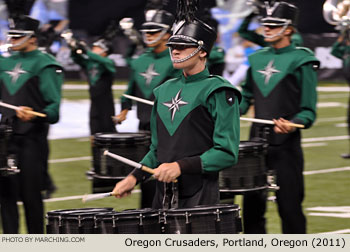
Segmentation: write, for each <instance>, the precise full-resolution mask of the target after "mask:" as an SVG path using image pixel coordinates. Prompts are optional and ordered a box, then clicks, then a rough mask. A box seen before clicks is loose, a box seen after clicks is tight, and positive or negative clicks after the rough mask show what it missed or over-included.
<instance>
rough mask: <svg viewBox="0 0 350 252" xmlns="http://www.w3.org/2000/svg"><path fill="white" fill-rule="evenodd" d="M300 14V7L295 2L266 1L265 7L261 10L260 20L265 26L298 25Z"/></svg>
mask: <svg viewBox="0 0 350 252" xmlns="http://www.w3.org/2000/svg"><path fill="white" fill-rule="evenodd" d="M298 14H299V11H298V8H297V7H296V6H295V5H294V4H291V3H288V2H283V1H281V2H279V1H276V2H268V1H265V3H264V8H262V10H261V15H262V18H261V20H260V22H261V24H262V25H265V26H285V25H291V26H296V25H297V22H298Z"/></svg>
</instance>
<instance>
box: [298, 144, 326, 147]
mask: <svg viewBox="0 0 350 252" xmlns="http://www.w3.org/2000/svg"><path fill="white" fill-rule="evenodd" d="M301 146H302V147H303V148H308V147H321V146H327V144H326V143H305V144H302V145H301Z"/></svg>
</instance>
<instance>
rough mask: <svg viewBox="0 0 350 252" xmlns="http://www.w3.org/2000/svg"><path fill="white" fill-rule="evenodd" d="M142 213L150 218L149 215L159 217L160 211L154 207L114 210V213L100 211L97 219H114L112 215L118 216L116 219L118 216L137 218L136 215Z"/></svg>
mask: <svg viewBox="0 0 350 252" xmlns="http://www.w3.org/2000/svg"><path fill="white" fill-rule="evenodd" d="M140 214H142V217H143V218H149V217H159V215H160V212H159V210H157V209H152V208H145V209H128V210H123V211H121V212H112V213H108V212H105V213H100V214H98V215H96V219H98V220H105V219H107V220H112V218H111V217H112V216H116V217H117V218H116V220H120V218H119V219H118V217H120V216H123V218H122V219H135V216H140ZM104 217H105V218H104Z"/></svg>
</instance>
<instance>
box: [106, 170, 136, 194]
mask: <svg viewBox="0 0 350 252" xmlns="http://www.w3.org/2000/svg"><path fill="white" fill-rule="evenodd" d="M136 182H137V181H136V178H135V177H134V176H133V175H129V176H127V177H126V178H125V179H123V180H122V181H120V182H118V183H117V184H116V185H115V187H114V189H113V191H112V195H114V196H115V197H116V198H123V197H125V196H128V195H130V194H131V191H132V190H133V189H134V187H135V185H136Z"/></svg>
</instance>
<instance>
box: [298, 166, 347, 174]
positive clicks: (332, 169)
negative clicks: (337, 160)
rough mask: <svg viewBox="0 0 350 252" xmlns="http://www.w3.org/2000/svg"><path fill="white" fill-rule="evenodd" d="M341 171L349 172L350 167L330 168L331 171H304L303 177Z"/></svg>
mask: <svg viewBox="0 0 350 252" xmlns="http://www.w3.org/2000/svg"><path fill="white" fill-rule="evenodd" d="M342 171H350V166H347V167H340V168H331V169H322V170H315V171H304V172H303V174H304V175H314V174H322V173H331V172H342Z"/></svg>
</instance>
